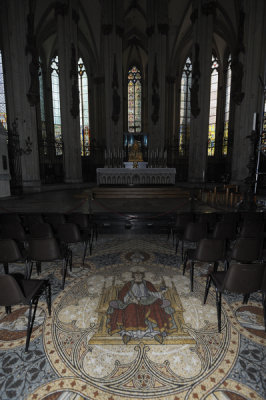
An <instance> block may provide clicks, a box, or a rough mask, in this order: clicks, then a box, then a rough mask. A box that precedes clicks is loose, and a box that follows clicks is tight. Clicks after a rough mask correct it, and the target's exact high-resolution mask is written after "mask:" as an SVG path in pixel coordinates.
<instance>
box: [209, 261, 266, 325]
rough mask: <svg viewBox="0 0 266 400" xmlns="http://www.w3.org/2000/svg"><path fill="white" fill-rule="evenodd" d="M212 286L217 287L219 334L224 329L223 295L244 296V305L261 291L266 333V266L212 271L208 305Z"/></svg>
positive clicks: (260, 264)
mask: <svg viewBox="0 0 266 400" xmlns="http://www.w3.org/2000/svg"><path fill="white" fill-rule="evenodd" d="M211 284H213V285H214V287H215V294H216V307H217V320H218V332H221V328H222V320H221V313H222V294H223V293H225V292H231V293H235V294H240V295H243V304H246V303H247V302H248V299H249V297H250V295H251V294H252V293H255V292H258V291H261V293H262V307H263V315H264V326H265V332H266V264H265V263H253V264H239V263H232V264H230V266H229V268H228V270H227V271H216V270H214V271H211V272H209V274H208V276H207V280H206V288H205V293H204V301H203V303H204V304H206V301H207V297H208V293H209V289H210V286H211Z"/></svg>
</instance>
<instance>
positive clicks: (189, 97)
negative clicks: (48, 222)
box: [0, 0, 266, 197]
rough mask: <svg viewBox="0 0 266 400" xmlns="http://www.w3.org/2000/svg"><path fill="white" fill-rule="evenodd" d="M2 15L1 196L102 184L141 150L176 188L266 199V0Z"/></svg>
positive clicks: (30, 7)
mask: <svg viewBox="0 0 266 400" xmlns="http://www.w3.org/2000/svg"><path fill="white" fill-rule="evenodd" d="M0 7H1V31H0V51H1V75H0V78H1V83H0V84H1V88H0V90H1V103H0V107H1V110H0V111H1V122H2V126H1V153H2V154H1V158H2V160H1V163H0V196H1V197H8V196H10V195H11V196H12V195H17V194H21V193H32V192H40V191H41V192H43V191H45V190H46V189H47V188H48V186H49V187H54V188H57V187H58V185H62V184H64V185H65V187H66V188H67V187H71V185H73V184H75V185H79V184H86V183H88V184H89V183H91V184H93V183H95V184H96V183H97V168H106V167H107V168H124V162H128V161H129V158H130V152H131V153H132V149H133V146H134V144H137V145H138V148H139V155H138V158H137V159H136V160H135V161H134V160H133V162H135V165H134V166H135V167H137V166H138V164H137V163H138V162H139V161H142V162H145V163H146V164H145V167H148V169H150V168H157V167H158V168H174V169H175V177H174V184H175V185H181V186H182V185H183V186H187V187H190V188H204V189H206V188H213V187H215V186H216V185H237V186H238V187H239V188H240V190H242V191H243V192H245V191H250V192H254V193H255V194H258V195H263V194H264V193H263V192H264V191H265V182H266V181H265V172H266V162H265V141H266V138H265V135H266V134H265V65H266V63H265V54H266V51H265V46H266V45H265V40H264V38H265V20H266V19H265V13H266V7H265V2H264V1H263V0H256V1H255V2H252V3H251V2H250V1H248V0H246V1H245V0H241V1H240V0H234V1H229V0H228V1H219V0H217V1H207V0H195V1H186V0H183V1H177V0H169V1H160V0H156V1H152V0H145V1H138V0H99V1H98V0H97V1H94V2H91V1H82V0H79V1H75V0H68V1H56V2H55V1H52V0H51V1H46V2H42V1H38V0H29V1H27V0H23V1H16V0H10V1H5V0H1V2H0ZM131 158H132V157H131ZM111 183H112V182H111ZM155 183H156V181H155ZM171 184H172V182H171Z"/></svg>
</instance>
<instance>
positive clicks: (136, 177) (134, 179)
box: [96, 168, 176, 185]
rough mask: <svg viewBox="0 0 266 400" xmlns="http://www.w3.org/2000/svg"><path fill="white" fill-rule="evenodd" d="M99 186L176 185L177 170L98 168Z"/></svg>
mask: <svg viewBox="0 0 266 400" xmlns="http://www.w3.org/2000/svg"><path fill="white" fill-rule="evenodd" d="M96 172H97V185H174V184H175V175H176V169H175V168H97V170H96Z"/></svg>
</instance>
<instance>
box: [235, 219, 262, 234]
mask: <svg viewBox="0 0 266 400" xmlns="http://www.w3.org/2000/svg"><path fill="white" fill-rule="evenodd" d="M263 232H264V220H263V218H261V219H260V220H259V219H254V220H252V219H250V220H244V222H243V225H242V227H241V230H240V236H241V237H258V236H261V235H263Z"/></svg>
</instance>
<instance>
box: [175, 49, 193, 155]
mask: <svg viewBox="0 0 266 400" xmlns="http://www.w3.org/2000/svg"><path fill="white" fill-rule="evenodd" d="M191 84H192V62H191V58H190V57H187V59H186V62H185V64H184V67H183V71H182V76H181V84H180V110H179V137H178V153H179V155H180V156H185V155H187V154H188V146H189V136H190V117H191V112H190V89H191Z"/></svg>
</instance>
